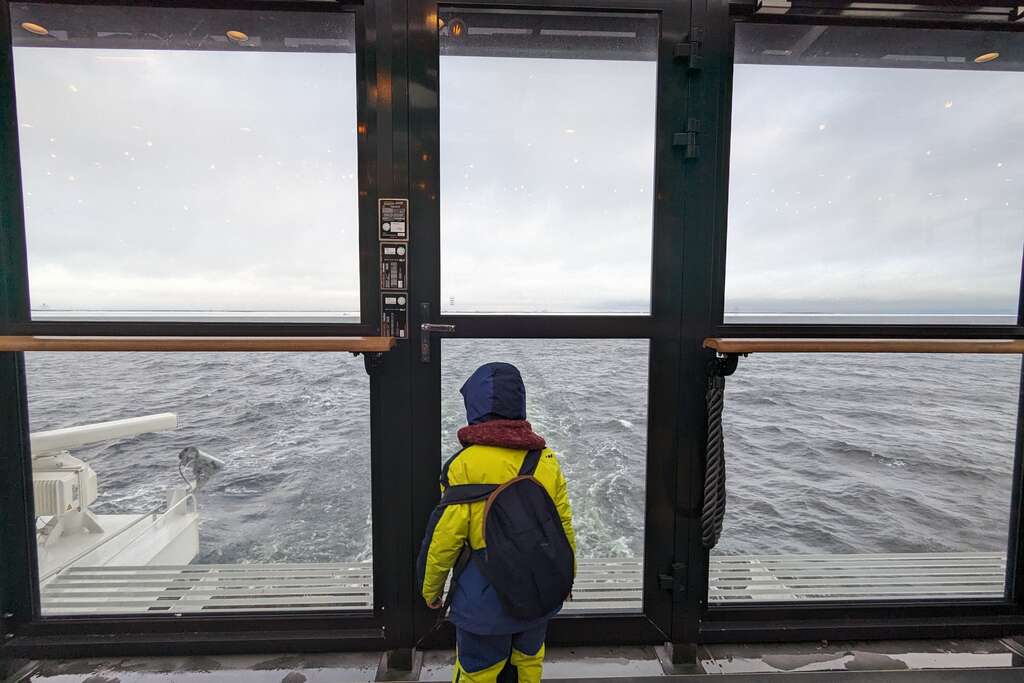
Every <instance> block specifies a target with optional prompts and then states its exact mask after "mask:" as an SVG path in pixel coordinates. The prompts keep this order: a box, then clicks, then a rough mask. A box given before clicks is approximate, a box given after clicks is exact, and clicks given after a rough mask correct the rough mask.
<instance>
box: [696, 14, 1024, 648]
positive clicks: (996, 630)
mask: <svg viewBox="0 0 1024 683" xmlns="http://www.w3.org/2000/svg"><path fill="white" fill-rule="evenodd" d="M793 4H794V5H800V3H796V2H794V3H793ZM849 4H851V3H846V2H818V3H816V4H814V6H812V7H808V6H807V5H808V3H803V5H802V6H797V7H794V8H792V9H791V10H790V11H789V12H788V13H786V14H777V13H775V14H773V13H755V12H754V11H753V10H754V9H755V7H756V6H755V4H754V3H752V2H735V1H734V2H732V3H731V5H730V10H731V11H730V12H729V16H725V13H724V12H721V13H720V14H719V16H718V23H717V25H716V26H715V28H714V29H713V31H712V33H714V35H715V36H716V38H717V37H720V38H721V41H722V43H721V45H720V47H719V49H718V50H716V51H715V54H714V55H713V57H711V59H713V60H715V61H717V62H718V63H719V64H720V66H721V68H722V72H723V73H722V78H721V80H720V82H719V84H718V88H719V89H720V92H721V95H722V100H723V101H724V102H725V103H726V106H725V109H724V111H723V112H722V113H721V115H720V116H719V117H718V118H716V119H714V120H715V122H716V124H717V126H719V127H720V130H721V133H720V135H719V139H718V145H719V149H720V151H721V154H722V156H721V159H722V160H723V161H722V163H721V164H720V165H719V167H718V168H717V169H716V173H717V179H716V181H715V185H714V190H713V192H714V193H715V197H716V199H715V205H716V209H717V214H716V216H715V223H714V225H715V231H714V242H715V244H714V254H713V259H714V269H715V275H714V277H713V279H712V296H713V301H714V307H715V311H716V315H715V316H714V320H713V325H712V327H711V334H710V335H709V336H720V337H790V338H801V337H823V338H843V337H845V338H849V337H861V338H869V337H870V338H918V339H925V338H928V339H935V338H974V339H982V338H985V339H1019V338H1022V337H1024V325H1022V323H1024V277H1022V279H1021V289H1020V292H1019V296H1018V324H1017V325H934V324H932V325H870V324H856V325H846V324H844V325H805V324H770V325H768V324H735V323H726V322H724V320H723V314H724V310H725V258H726V239H727V216H726V213H727V209H728V186H729V164H728V158H729V154H728V153H729V137H730V136H729V129H730V125H731V118H732V117H731V111H730V109H731V107H730V105H731V99H732V65H733V52H734V37H735V30H734V27H735V25H736V24H737V23H739V22H759V23H769V24H817V25H842V26H879V27H893V26H900V27H913V28H946V29H950V28H952V29H969V30H983V31H992V30H1000V31H1021V30H1022V29H1024V26H1021V25H1020V24H1019V23H1017V24H1014V23H1011V22H1009V20H1008V19H1007V18H1006V16H1005V15H1003V17H1002V19H1001V20H996V19H995V16H996V14H995V13H993V12H983V13H981V14H978V13H975V14H969V15H965V14H964V13H963V12H961V11H957V10H956V8H954V7H951V6H950V5H948V4H945V5H943V4H942V3H937V2H936V3H919V4H920V5H922V6H923V5H928V4H932V5H934V7H931V8H925V7H922V8H921V9H920V11H918V12H904V13H900V14H893V13H891V12H889V11H878V12H871V11H870V8H867V9H862V10H860V11H858V12H857V13H855V14H853V15H851V13H849V12H845V11H844V9H845V8H846V7H845V6H848V5H849ZM859 4H861V5H864V3H859ZM904 9H905V8H904ZM709 191H710V190H709ZM741 365H742V362H741ZM740 371H741V372H742V368H741V370H740ZM1022 380H1024V374H1022ZM1022 496H1024V381H1022V383H1021V391H1020V402H1019V404H1018V415H1017V440H1016V446H1015V451H1014V474H1013V482H1012V500H1011V509H1010V510H1009V513H1010V524H1009V533H1008V546H1007V577H1006V579H1007V593H1006V597H1005V598H1004V599H1002V600H998V599H996V600H948V599H937V600H925V599H909V600H899V601H894V600H864V601H856V602H854V601H833V602H820V603H819V602H815V603H806V602H804V603H792V602H788V603H787V602H773V603H762V604H752V605H715V606H711V607H708V608H706V609H705V610H704V612H703V615H702V617H701V630H700V633H701V640H702V641H703V642H709V643H711V642H742V641H792V640H800V639H813V640H818V639H823V638H824V639H835V640H842V639H855V638H898V637H966V636H998V635H1005V634H1007V633H1011V632H1014V631H1019V630H1020V629H1021V628H1024V554H1022V552H1021V549H1022V548H1024V538H1022V534H1024V528H1022V520H1021V501H1022ZM704 569H705V574H704V575H705V578H706V576H707V573H706V572H707V568H706V567H705V568H704ZM703 589H704V591H705V594H706V590H707V582H706V580H705V582H704V584H703Z"/></svg>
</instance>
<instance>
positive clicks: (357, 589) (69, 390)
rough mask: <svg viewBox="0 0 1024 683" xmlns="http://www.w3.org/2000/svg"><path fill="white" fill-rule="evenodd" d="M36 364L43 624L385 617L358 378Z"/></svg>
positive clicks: (244, 360)
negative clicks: (230, 615)
mask: <svg viewBox="0 0 1024 683" xmlns="http://www.w3.org/2000/svg"><path fill="white" fill-rule="evenodd" d="M25 364H26V374H27V385H28V400H29V419H30V425H31V431H32V465H33V487H34V490H35V496H34V497H35V506H36V509H35V514H36V522H37V524H36V527H37V540H38V557H39V578H40V583H41V596H42V612H43V615H44V616H45V615H66V614H90V613H91V614H97V613H98V614H111V613H121V614H143V613H145V614H160V613H173V614H179V613H180V614H197V613H209V612H238V611H247V610H271V611H282V610H288V611H294V610H300V611H309V610H323V609H326V610H346V611H347V610H352V611H369V610H371V609H372V608H373V595H372V593H373V591H372V582H371V578H372V577H371V571H372V564H371V561H372V544H371V520H370V513H369V510H370V407H369V404H370V400H369V399H370V396H369V393H370V392H369V380H368V377H367V375H366V372H365V370H364V368H363V362H362V361H361V360H359V359H354V358H346V357H345V356H342V355H340V354H285V353H174V354H160V353H83V354H77V353H76V354H68V353H27V354H25ZM98 423H104V424H102V425H100V424H98ZM111 423H113V424H111ZM89 425H94V426H92V427H90V426H89ZM197 468H199V470H198V471H199V474H200V478H199V480H198V482H197ZM204 471H205V472H206V474H203V472H204Z"/></svg>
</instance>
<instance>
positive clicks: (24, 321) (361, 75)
mask: <svg viewBox="0 0 1024 683" xmlns="http://www.w3.org/2000/svg"><path fill="white" fill-rule="evenodd" d="M4 3H5V5H6V6H5V13H4V15H3V17H0V19H2V20H3V21H7V22H8V26H7V27H6V28H5V29H4V30H3V32H2V33H0V37H2V36H6V38H5V39H4V41H3V42H4V45H2V46H0V49H4V50H13V47H12V45H11V42H12V39H11V35H10V33H9V32H10V27H9V24H10V17H9V5H10V4H13V0H4ZM34 4H50V5H82V4H86V5H87V4H89V3H85V2H83V0H35V2H34ZM95 4H97V5H99V6H102V5H112V6H117V5H129V6H131V7H159V8H162V9H166V10H168V11H174V10H188V9H211V10H232V11H241V12H250V11H251V12H260V11H262V12H303V13H311V12H339V13H348V14H352V15H353V18H354V20H355V51H354V55H355V59H356V121H357V122H358V124H359V126H360V128H362V127H363V126H365V132H357V135H358V138H357V142H356V150H357V169H358V171H357V176H358V201H359V205H358V216H359V226H358V238H359V254H358V263H359V322H333V321H329V320H325V321H323V322H294V321H288V320H287V319H280V320H274V319H268V320H267V321H259V322H234V321H227V320H224V321H217V320H211V321H194V320H173V319H168V320H156V321H132V320H109V321H108V320H67V321H64V320H33V319H32V311H31V302H30V300H29V272H28V255H27V247H26V244H27V240H26V224H25V212H24V195H23V192H22V187H21V157H20V151H19V150H20V147H19V140H18V128H17V109H16V107H14V106H12V108H11V111H10V112H5V113H6V114H8V116H9V117H10V118H8V119H7V120H9V121H10V122H11V123H12V124H13V130H8V131H6V133H7V137H6V142H7V144H9V145H12V146H13V152H8V154H7V155H6V156H4V161H6V162H7V163H8V164H9V165H8V166H6V167H5V169H4V170H5V172H7V171H8V170H9V169H15V171H14V174H13V177H11V178H5V182H9V184H10V186H11V187H10V190H11V191H10V192H9V193H8V195H7V196H6V197H4V199H5V200H6V201H5V202H4V203H5V204H7V206H8V207H9V213H8V214H7V215H6V216H5V218H6V220H4V221H3V225H4V227H5V228H7V226H8V225H10V226H12V227H13V228H14V229H13V230H6V231H5V238H6V239H7V240H8V241H9V244H8V245H7V246H8V248H6V249H4V250H3V256H4V257H5V258H4V262H3V266H4V268H3V279H2V280H0V294H2V295H3V299H4V303H5V305H6V306H5V309H0V312H3V313H5V315H2V316H0V335H72V336H73V335H83V336H89V335H99V336H108V335H111V336H112V335H126V336H374V335H378V334H379V333H380V310H379V309H380V278H379V275H378V272H377V271H378V261H379V254H378V253H377V249H378V246H377V245H378V240H377V192H376V187H377V182H376V181H377V177H378V174H379V170H378V169H379V160H378V157H377V140H378V137H379V132H378V121H377V119H378V105H377V102H376V100H375V98H374V97H372V95H371V93H372V92H374V91H375V89H376V82H377V74H376V69H375V62H374V58H373V55H372V53H371V51H369V50H368V49H367V44H368V42H369V41H370V37H369V36H368V34H367V30H366V11H365V8H364V7H363V5H362V2H360V0H340V1H339V2H331V3H323V2H309V1H308V0H307V1H305V2H303V1H302V0H291V1H283V2H282V1H280V0H270V1H267V2H260V1H258V0H213V1H211V2H202V0H171V2H168V3H160V2H157V1H154V0H142V1H136V2H131V1H129V2H117V1H116V0H105V1H101V2H99V3H95ZM10 54H11V56H12V57H13V52H11V53H10ZM10 78H11V79H12V85H11V86H10V87H11V91H12V92H11V104H12V105H13V104H14V102H15V101H16V96H15V95H14V93H13V90H14V88H13V79H14V74H13V73H12V74H10ZM5 104H6V103H5ZM5 151H6V150H5ZM15 186H16V195H15ZM7 221H10V223H9V224H8V222H7ZM8 232H11V233H16V234H6V233H8Z"/></svg>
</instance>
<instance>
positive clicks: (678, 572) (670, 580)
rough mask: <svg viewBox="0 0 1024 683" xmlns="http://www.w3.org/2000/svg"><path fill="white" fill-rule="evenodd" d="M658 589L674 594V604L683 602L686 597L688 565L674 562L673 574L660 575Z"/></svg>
mask: <svg viewBox="0 0 1024 683" xmlns="http://www.w3.org/2000/svg"><path fill="white" fill-rule="evenodd" d="M658 588H660V589H661V590H663V591H670V592H671V593H672V602H683V600H684V599H685V597H686V564H685V563H684V562H673V563H672V573H671V574H658Z"/></svg>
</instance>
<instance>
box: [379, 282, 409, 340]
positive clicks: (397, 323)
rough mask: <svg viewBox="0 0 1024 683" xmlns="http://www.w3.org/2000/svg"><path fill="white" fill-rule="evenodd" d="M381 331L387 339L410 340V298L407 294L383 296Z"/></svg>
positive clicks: (381, 299)
mask: <svg viewBox="0 0 1024 683" xmlns="http://www.w3.org/2000/svg"><path fill="white" fill-rule="evenodd" d="M380 312H381V316H380V317H381V326H380V327H381V330H380V333H381V334H382V335H384V336H385V337H395V338H396V339H408V338H409V296H408V295H407V294H406V293H405V292H395V293H394V294H387V293H386V294H381V296H380Z"/></svg>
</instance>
